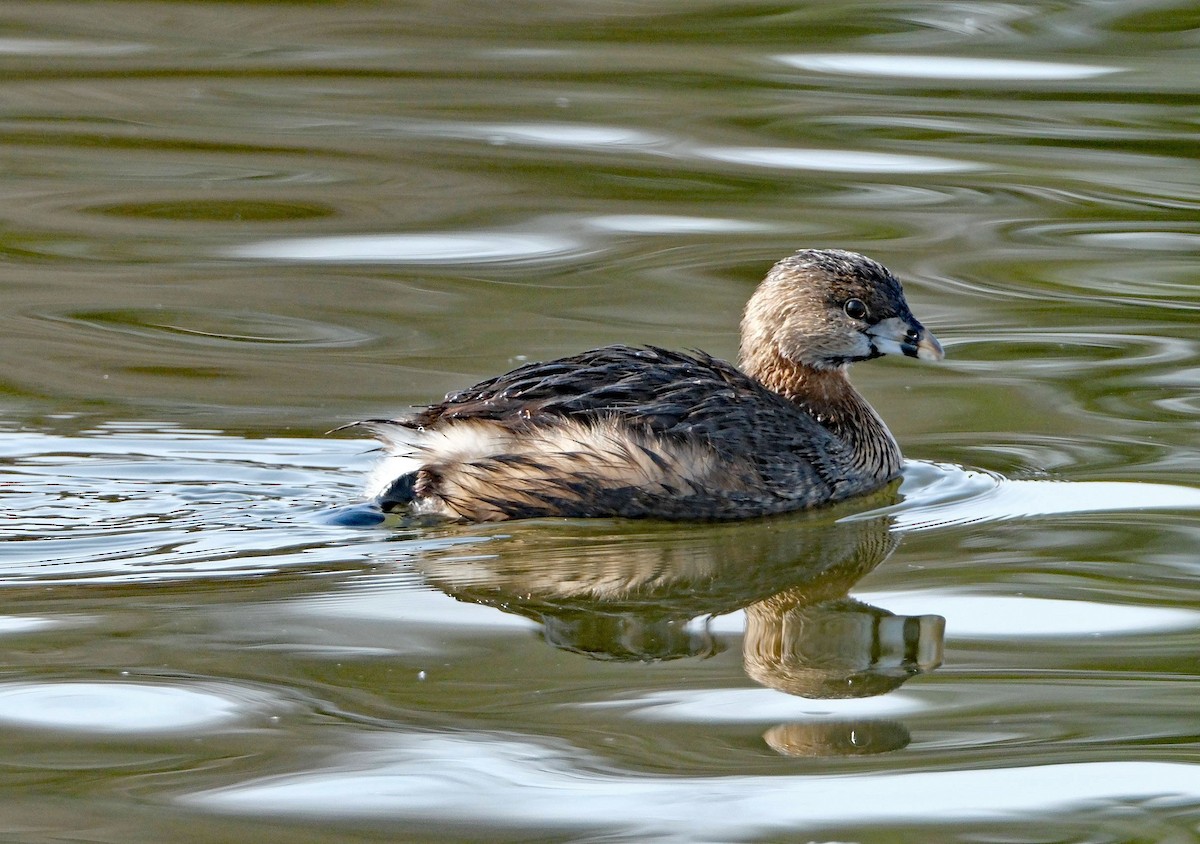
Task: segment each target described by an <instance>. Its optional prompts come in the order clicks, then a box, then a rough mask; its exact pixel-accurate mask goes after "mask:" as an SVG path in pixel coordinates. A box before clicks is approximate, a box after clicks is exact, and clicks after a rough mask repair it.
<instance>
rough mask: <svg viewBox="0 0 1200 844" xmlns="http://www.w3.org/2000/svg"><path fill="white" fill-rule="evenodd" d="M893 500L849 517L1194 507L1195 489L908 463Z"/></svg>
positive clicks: (945, 523)
mask: <svg viewBox="0 0 1200 844" xmlns="http://www.w3.org/2000/svg"><path fill="white" fill-rule="evenodd" d="M900 491H901V493H902V494H903V495H904V496H905V498H904V500H903V501H902V502H900V503H899V504H895V505H892V506H890V507H883V508H880V509H877V510H872V511H870V512H867V513H862V514H856V515H854V516H850V517H848V518H850V519H866V518H875V517H878V516H879V515H881V514H888V515H890V516H891V518H892V524H893V528H894V529H895V530H906V531H907V530H931V529H934V528H946V527H954V526H959V525H968V524H981V523H985V522H996V521H1006V520H1009V519H1021V518H1043V517H1050V516H1066V515H1076V514H1085V513H1114V512H1136V511H1139V510H1187V511H1195V510H1200V489H1194V488H1192V487H1185V486H1177V485H1174V484H1158V483H1133V482H1123V481H1051V480H1009V479H1007V478H1003V477H1000V476H999V475H994V474H989V473H987V472H981V471H972V470H968V469H963V468H962V467H960V466H953V465H949V464H940V463H920V462H916V461H909V462H908V464H907V466H906V468H905V477H904V482H903V483H902V485H901V487H900Z"/></svg>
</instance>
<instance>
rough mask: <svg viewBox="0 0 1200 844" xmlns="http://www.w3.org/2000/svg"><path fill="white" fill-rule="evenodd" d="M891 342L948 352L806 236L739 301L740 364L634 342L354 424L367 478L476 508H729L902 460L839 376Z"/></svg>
mask: <svg viewBox="0 0 1200 844" xmlns="http://www.w3.org/2000/svg"><path fill="white" fill-rule="evenodd" d="M887 352H899V353H902V354H905V355H909V356H911V357H922V358H928V359H935V360H936V359H940V358H941V356H942V352H941V347H940V346H939V345H938V343H937V341H936V340H934V339H933V337H932V336H931V335H930V334H929V333H928V332H927V331H926V330H925V329H924V328H923V327H922V326H921V324H920V323H919V322H917V320H916V319H915V318H914V317H913V315H912V313H911V311H910V310H909V308H908V305H907V303H906V302H905V300H904V295H903V292H902V291H901V288H900V283H899V282H898V281H897V280H896V279H895V277H894V276H893V275H892V274H891V273H890V272H888V270H887V269H885V268H884V267H883V266H882V265H880V264H878V263H876V262H874V261H871V260H870V259H868V258H864V257H863V256H861V255H856V254H854V253H851V252H842V251H839V250H807V251H802V252H798V253H796V254H795V255H793V256H791V257H789V258H785V259H784V260H783V261H780V262H779V263H778V264H776V265H775V267H774V268H773V269H772V270H771V272H770V274H768V276H767V278H766V280H765V281H764V282H763V283H762V285H760V286H759V288H758V290H757V291H755V294H754V296H753V297H752V298H751V300H750V302H749V303H748V305H747V307H746V313H745V316H744V318H743V321H742V365H743V370H744V371H741V370H738V369H736V368H734V367H733V366H731V365H730V364H728V363H725V362H723V361H720V360H717V359H715V358H712V357H710V356H708V355H706V354H704V353H702V352H690V353H684V352H672V351H667V350H664V349H659V348H655V347H631V346H608V347H605V348H601V349H595V350H592V351H589V352H584V353H582V354H579V355H574V356H572V357H568V358H562V359H559V360H555V361H550V362H547V363H533V364H528V365H526V366H522V367H520V368H519V369H515V370H513V371H512V372H509V373H507V374H505V375H501V376H498V377H496V378H492V379H489V380H487V381H483V382H481V383H479V384H476V385H475V386H473V387H470V388H468V389H466V390H461V391H459V392H457V393H451V394H450V395H448V396H447V397H446V398H445V400H444V401H442V402H441V403H439V404H436V405H433V406H431V407H428V408H426V409H424V410H422V411H420V412H418V413H416V414H415V415H413V416H411V417H409V418H406V419H398V420H369V421H366V422H363V423H359V424H361V425H363V426H365V427H367V428H369V429H371V430H373V431H374V432H375V433H376V434H377V435H378V436H379V437H380V439H381V440H382V441H383V442H384V445H385V448H386V450H387V451H388V452H389V453H390V454H391V455H392V457H391V458H390V459H389V461H387V462H385V464H384V465H383V467H381V471H380V472H378V473H377V475H376V479H375V481H374V483H373V485H372V495H373V497H374V498H375V499H376V500H377V501H378V503H379V504H380V506H381V507H382V508H383V509H384V510H392V509H396V508H399V507H406V508H409V509H410V510H411V511H412V512H414V513H417V514H435V515H441V516H445V517H449V518H459V519H468V520H475V521H490V520H499V519H512V518H530V517H537V516H609V517H613V516H616V517H632V518H636V517H657V518H666V519H727V518H745V517H749V516H759V515H765V514H768V513H778V512H783V511H787V510H796V509H801V508H805V507H812V506H815V505H819V504H824V503H828V502H832V501H839V500H842V499H845V498H848V497H850V496H853V495H858V494H861V493H865V492H869V491H870V490H873V489H877V488H878V487H880V486H882V485H883V484H885V483H887V482H888V481H889V480H891V479H892V478H894V477H896V476H897V475H898V473H899V471H900V451H899V448H898V447H897V445H896V442H895V440H894V439H893V438H892V436H891V434H890V433H889V432H888V430H887V427H886V426H885V425H884V423H883V421H882V420H881V419H880V418H879V416H878V415H877V414H876V413H875V412H874V410H872V409H871V407H870V405H869V404H867V402H866V401H865V400H864V399H863V398H862V397H861V396H860V395H859V394H858V393H857V392H856V391H855V390H854V388H853V387H852V386H851V385H850V382H849V380H848V379H847V378H846V375H845V369H846V366H847V365H848V364H849V363H851V362H853V361H856V360H866V359H869V358H873V357H878V356H879V355H881V354H884V353H887Z"/></svg>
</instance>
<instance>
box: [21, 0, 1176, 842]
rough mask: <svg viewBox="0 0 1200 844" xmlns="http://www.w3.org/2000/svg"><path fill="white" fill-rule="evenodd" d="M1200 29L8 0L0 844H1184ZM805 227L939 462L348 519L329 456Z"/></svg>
mask: <svg viewBox="0 0 1200 844" xmlns="http://www.w3.org/2000/svg"><path fill="white" fill-rule="evenodd" d="M1198 24H1200V17H1198V16H1197V14H1196V11H1195V9H1194V8H1193V7H1192V6H1190V5H1187V4H1170V3H1150V2H1129V3H1107V2H1075V3H1049V2H1041V3H1039V2H1030V3H1004V4H999V3H983V2H966V3H908V2H902V3H870V2H867V3H797V4H791V5H787V4H783V5H780V4H775V5H770V4H759V3H723V4H722V3H698V4H697V3H660V4H631V3H623V2H615V0H613V1H612V2H609V0H600V1H599V2H590V3H576V4H563V3H556V4H536V3H517V4H493V3H455V4H434V3H427V4H416V3H412V4H392V3H382V2H345V3H328V4H322V3H265V2H264V3H229V2H205V1H204V0H199V2H190V3H168V2H159V3H149V2H146V3H143V2H124V3H118V2H90V3H69V2H61V3H9V4H6V5H4V6H3V7H2V8H0V189H2V190H3V195H4V202H2V203H0V272H2V275H0V361H2V362H3V366H2V368H0V431H2V432H3V433H2V435H0V507H2V508H3V509H2V512H3V518H2V520H0V537H3V539H4V541H3V542H2V544H0V586H2V587H3V593H2V594H4V595H5V597H6V598H7V603H6V607H7V609H6V610H5V612H4V614H3V615H2V616H0V642H3V643H4V644H5V645H6V648H5V659H4V672H3V676H0V737H2V738H3V740H4V743H5V746H6V747H7V748H8V750H7V753H6V754H5V755H4V759H3V767H2V769H0V770H2V772H3V775H2V776H0V837H3V838H4V839H5V840H14V841H22V842H42V841H45V842H50V841H62V840H72V841H121V842H131V841H134V842H138V841H145V842H157V841H165V840H170V841H185V842H193V841H194V842H202V841H203V842H215V841H228V840H256V841H266V842H272V841H280V842H282V841H288V842H289V844H294V842H297V841H302V842H343V841H374V840H396V841H430V842H432V841H460V840H486V841H494V840H513V841H581V842H590V841H605V842H610V841H631V842H645V841H712V842H729V841H825V840H839V841H861V842H894V841H905V842H927V841H962V842H967V841H993V840H1007V841H1030V842H1042V841H1047V842H1049V841H1098V842H1108V841H1168V842H1176V841H1179V842H1183V841H1191V840H1195V838H1196V837H1198V836H1200V746H1198V745H1200V727H1198V726H1197V725H1198V723H1200V722H1198V720H1197V716H1196V712H1197V705H1196V700H1197V693H1198V691H1200V658H1198V657H1197V654H1198V653H1200V589H1198V588H1197V586H1196V576H1197V573H1198V571H1200V564H1198V562H1197V561H1198V559H1200V518H1198V516H1197V514H1198V513H1200V482H1198V479H1200V449H1198V447H1197V443H1198V442H1200V439H1198V436H1197V435H1198V433H1200V426H1198V422H1200V332H1198V331H1197V327H1198V325H1200V281H1198V279H1200V270H1197V266H1198V262H1197V256H1198V253H1200V224H1198V223H1197V210H1198V208H1200V167H1198V166H1197V161H1196V137H1197V117H1196V115H1197V108H1198V106H1200V71H1198V70H1197V69H1198V68H1200V43H1198V41H1197V34H1196V33H1197V29H1196V27H1197V25H1198ZM803 246H837V247H843V248H849V249H855V250H858V251H862V252H864V253H867V254H869V255H871V256H872V257H874V258H877V259H879V260H881V261H883V262H884V263H886V264H887V265H888V266H889V267H890V268H891V269H893V270H894V271H895V272H896V273H897V274H898V275H899V276H900V277H901V278H902V279H903V280H904V283H905V289H906V291H907V294H908V298H909V301H910V303H911V304H912V306H913V310H914V312H915V313H916V314H917V316H918V317H919V318H920V319H921V320H922V322H924V323H925V324H926V325H928V326H929V327H930V328H931V329H932V330H933V331H934V332H935V333H936V334H937V336H938V337H939V339H940V340H941V341H942V342H943V344H944V345H945V347H946V351H947V359H946V361H944V362H943V363H941V364H936V365H933V364H928V365H926V364H918V363H915V362H913V361H907V360H900V361H896V360H891V359H884V360H881V361H875V362H870V363H868V364H864V365H860V366H857V367H856V368H855V370H854V380H855V383H856V384H857V385H858V386H859V388H860V389H861V390H862V391H863V392H864V393H865V394H866V395H867V396H868V397H869V398H870V400H871V401H872V403H873V404H874V405H875V407H876V408H877V409H878V410H879V411H880V413H881V414H882V415H883V416H884V418H885V419H886V420H887V421H888V424H889V426H890V427H891V429H892V431H893V432H894V433H895V435H896V437H897V439H898V440H899V441H900V443H901V445H902V447H903V449H904V451H905V454H906V456H907V457H908V458H909V461H910V462H909V464H908V465H907V467H906V471H905V477H904V479H903V483H902V484H901V485H900V487H899V489H898V490H888V491H885V492H884V493H881V494H880V495H879V496H876V497H873V498H871V499H869V500H865V501H859V502H854V503H853V504H851V505H849V506H847V507H845V508H841V509H839V510H837V511H832V512H823V513H817V514H813V515H803V514H802V515H798V516H790V517H785V518H780V519H770V520H762V521H757V522H748V523H744V524H734V525H656V524H650V523H636V524H625V523H620V522H596V523H581V522H566V523H563V522H555V521H541V522H530V523H526V524H515V525H504V526H486V527H478V526H454V525H443V526H423V527H422V526H416V527H413V526H408V527H405V526H400V525H395V524H387V525H383V526H375V527H354V526H350V525H346V524H344V523H342V520H340V519H339V513H342V512H343V511H342V510H340V509H339V508H342V507H343V506H344V505H347V504H351V503H352V502H354V501H355V500H356V499H357V496H358V494H359V490H360V489H361V485H362V479H363V476H364V474H365V473H366V472H367V471H368V470H369V468H370V466H371V464H372V460H373V458H372V455H370V454H369V453H367V450H368V449H369V448H370V447H371V446H370V444H369V443H367V442H365V441H362V440H359V439H355V438H354V435H352V434H344V433H343V434H335V435H331V436H325V435H324V432H326V431H329V430H330V429H332V428H335V427H337V426H339V425H341V424H344V423H346V422H348V421H351V420H354V419H358V418H362V417H365V416H375V415H381V414H394V413H398V412H401V411H403V410H404V409H405V408H407V407H411V406H414V405H419V404H423V403H427V402H430V401H432V400H435V399H436V398H438V397H440V396H441V395H442V394H443V393H445V392H446V391H448V390H452V389H455V388H459V387H463V386H466V385H468V384H470V383H473V382H474V381H475V380H478V379H479V378H481V377H484V376H487V375H491V374H495V373H497V372H499V371H502V370H505V369H508V368H511V367H512V366H515V365H517V364H519V363H522V362H525V361H529V360H538V359H546V358H551V357H555V356H559V355H564V354H569V353H572V352H576V351H580V350H582V349H585V348H589V347H592V346H595V345H600V344H604V343H612V342H626V343H652V344H657V345H662V346H669V347H678V348H703V349H705V350H708V351H710V352H712V353H714V354H718V355H721V356H724V357H732V356H733V355H734V354H735V353H736V347H737V335H736V328H737V322H738V317H739V311H740V308H741V306H742V304H743V303H744V301H745V299H746V297H747V296H748V295H749V292H750V291H751V290H752V289H753V287H754V285H755V284H756V283H757V281H758V280H759V279H760V278H761V277H762V275H763V273H764V272H765V271H766V269H767V268H768V267H769V266H770V265H771V264H772V263H773V262H774V261H775V260H776V259H777V258H779V257H781V256H783V255H785V254H787V253H789V252H791V251H793V250H795V249H797V248H800V247H803Z"/></svg>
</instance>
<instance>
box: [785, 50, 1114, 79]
mask: <svg viewBox="0 0 1200 844" xmlns="http://www.w3.org/2000/svg"><path fill="white" fill-rule="evenodd" d="M776 60H777V61H779V62H781V63H783V64H786V65H788V66H789V67H794V68H798V69H800V70H815V71H817V72H819V73H842V74H847V75H855V76H887V77H908V78H910V79H951V80H953V79H957V80H962V81H981V82H991V81H994V82H1037V81H1068V80H1071V79H1091V78H1093V77H1096V76H1106V75H1108V74H1112V73H1119V72H1121V71H1122V70H1123V68H1119V67H1108V66H1103V65H1088V64H1068V63H1066V62H1031V61H1021V60H1018V59H984V58H979V59H975V58H963V57H959V56H905V55H900V54H891V55H889V54H864V53H799V54H795V55H782V56H776Z"/></svg>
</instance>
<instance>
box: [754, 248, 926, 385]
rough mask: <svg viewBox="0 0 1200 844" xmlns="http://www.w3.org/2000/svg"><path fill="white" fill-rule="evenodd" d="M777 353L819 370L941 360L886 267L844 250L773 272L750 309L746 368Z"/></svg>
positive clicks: (811, 252) (809, 255) (803, 256)
mask: <svg viewBox="0 0 1200 844" xmlns="http://www.w3.org/2000/svg"><path fill="white" fill-rule="evenodd" d="M771 353H774V354H775V355H778V356H779V357H782V358H784V359H785V360H788V361H791V362H792V363H795V364H799V365H801V366H807V367H810V368H813V369H822V370H830V369H840V368H842V367H844V366H846V364H849V363H852V362H854V361H858V360H869V359H871V358H877V357H880V356H881V355H885V354H902V355H907V356H908V357H913V358H920V359H922V360H941V359H942V357H943V352H942V346H941V344H940V343H938V341H937V340H936V339H935V338H934V336H933V335H932V334H930V333H929V331H928V329H926V328H925V327H924V326H923V325H921V323H920V322H918V321H917V318H916V317H914V316H913V314H912V311H911V310H909V307H908V303H907V302H906V301H905V300H904V291H903V290H902V289H901V287H900V282H899V281H898V280H897V279H896V277H895V276H894V275H892V274H891V272H890V271H888V269H887V268H886V267H884V266H883V265H882V264H880V263H877V262H876V261H872V260H871V259H870V258H866V257H864V256H862V255H859V254H857V253H855V252H845V251H842V250H840V249H806V250H802V251H800V252H797V253H796V254H795V255H792V256H790V257H788V258H784V259H783V260H782V261H780V262H779V263H777V264H776V265H775V266H774V267H772V268H771V271H770V272H769V273H768V274H767V277H766V280H764V281H763V283H762V284H761V285H759V287H758V289H757V290H756V291H755V292H754V295H753V296H752V297H751V298H750V301H749V303H748V304H747V305H746V313H745V315H744V316H743V318H742V360H743V362H750V361H756V360H761V359H762V358H763V357H764V356H769V355H771Z"/></svg>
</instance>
